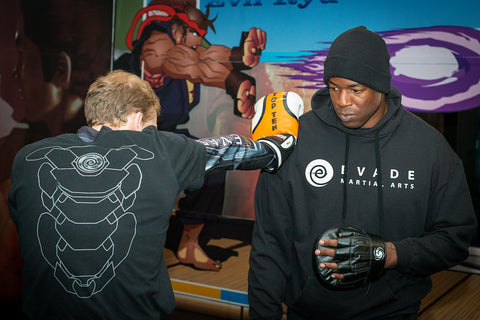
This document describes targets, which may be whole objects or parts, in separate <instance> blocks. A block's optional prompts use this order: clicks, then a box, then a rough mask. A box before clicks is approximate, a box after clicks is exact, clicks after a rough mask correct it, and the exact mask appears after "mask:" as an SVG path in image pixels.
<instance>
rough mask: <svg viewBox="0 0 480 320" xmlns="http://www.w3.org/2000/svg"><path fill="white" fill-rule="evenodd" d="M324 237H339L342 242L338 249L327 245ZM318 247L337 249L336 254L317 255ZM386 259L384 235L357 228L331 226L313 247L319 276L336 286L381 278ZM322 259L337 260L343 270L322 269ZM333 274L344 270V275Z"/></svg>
mask: <svg viewBox="0 0 480 320" xmlns="http://www.w3.org/2000/svg"><path fill="white" fill-rule="evenodd" d="M340 235H341V236H340ZM320 239H336V240H337V241H338V245H337V247H336V248H335V247H323V246H321V245H320V244H319V241H320ZM316 249H334V250H335V256H334V257H330V256H317V255H315V250H316ZM386 258H387V254H386V251H385V242H384V241H383V239H382V238H381V237H379V236H377V235H373V234H370V233H367V232H364V231H362V230H359V229H357V228H353V227H344V228H331V229H328V230H327V231H325V233H323V234H322V235H320V236H319V237H318V238H317V239H316V240H315V243H314V246H313V264H314V266H313V268H314V270H315V273H316V275H317V278H318V279H319V280H320V281H321V282H322V283H323V284H324V285H326V286H327V287H329V288H332V289H351V288H359V287H363V286H365V285H367V284H369V283H371V282H374V281H376V280H378V279H380V278H381V277H382V275H383V274H384V271H385V269H384V266H385V261H386ZM322 262H326V263H329V262H334V263H337V265H338V268H339V269H338V270H335V269H322V268H320V263H322ZM332 273H341V274H343V277H344V278H343V279H333V278H332V277H331V274H332Z"/></svg>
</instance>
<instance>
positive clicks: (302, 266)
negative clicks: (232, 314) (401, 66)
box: [249, 87, 476, 320]
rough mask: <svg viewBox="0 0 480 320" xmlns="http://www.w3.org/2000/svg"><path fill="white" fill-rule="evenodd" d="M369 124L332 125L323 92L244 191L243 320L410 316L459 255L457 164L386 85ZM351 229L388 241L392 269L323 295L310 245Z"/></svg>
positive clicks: (467, 234)
mask: <svg viewBox="0 0 480 320" xmlns="http://www.w3.org/2000/svg"><path fill="white" fill-rule="evenodd" d="M386 101H387V104H388V111H387V113H386V115H385V116H384V117H383V118H382V119H381V120H380V121H379V122H378V123H377V124H376V125H375V126H374V127H373V128H369V129H349V128H346V127H345V126H343V124H342V122H341V121H340V120H339V119H338V118H337V116H336V114H335V112H334V110H333V106H332V104H331V101H330V96H329V93H328V90H327V89H322V90H319V91H318V92H317V93H315V95H314V96H313V97H312V110H311V111H310V112H307V113H305V114H304V115H303V116H302V117H301V118H300V128H299V135H298V144H297V146H296V148H295V150H294V152H293V154H292V155H291V156H290V158H289V159H288V160H287V162H286V163H285V164H284V165H283V167H282V168H281V169H280V170H279V171H278V173H277V174H275V175H269V174H261V176H260V178H259V181H258V184H257V189H256V195H255V212H256V223H255V227H254V234H253V241H252V251H251V256H250V271H249V302H250V317H251V318H252V319H280V318H281V312H282V308H281V302H285V304H286V305H287V306H288V308H289V320H290V319H292V318H293V319H295V317H294V316H298V317H300V318H305V319H309V318H310V319H320V318H322V319H323V318H325V319H329V318H331V319H379V318H384V317H386V316H395V315H400V314H408V313H415V312H417V311H418V308H419V306H420V301H421V299H422V298H423V297H425V296H426V295H427V293H428V292H429V291H430V289H431V280H430V275H431V274H433V273H435V272H437V271H440V270H444V269H447V268H449V267H452V266H454V265H456V264H457V263H459V262H461V261H462V260H464V259H465V258H466V257H467V255H468V246H469V244H470V241H471V237H472V235H473V232H474V229H475V226H476V218H475V214H474V211H473V208H472V201H471V198H470V193H469V190H468V186H467V183H466V179H465V175H464V170H463V166H462V163H461V160H460V159H459V158H458V156H457V155H456V154H455V153H454V152H453V150H452V149H451V148H450V146H449V145H448V143H447V142H446V140H445V139H444V138H443V136H442V135H441V134H440V133H439V132H438V131H437V130H435V129H434V128H432V127H431V126H430V125H428V124H427V123H425V122H424V121H423V120H421V119H420V118H418V117H417V116H415V115H413V114H411V113H410V112H408V111H406V110H404V109H403V108H402V106H401V95H400V93H399V91H398V90H397V89H396V88H393V87H392V89H391V91H390V93H389V94H387V95H386ZM339 226H352V227H357V228H360V229H363V230H365V231H367V232H370V233H374V234H378V235H381V236H382V237H383V239H384V240H385V241H389V242H393V244H394V245H395V247H396V249H397V255H398V264H397V266H396V268H394V269H388V271H387V272H386V274H385V275H384V276H383V277H382V278H381V279H380V280H378V281H376V282H374V283H372V284H370V285H369V286H368V287H362V288H358V289H352V290H343V291H334V290H330V289H327V288H325V287H324V286H322V284H321V283H320V282H319V281H318V280H317V279H316V277H315V274H314V270H313V267H312V265H313V264H312V257H313V243H314V240H315V238H316V237H317V236H318V235H320V234H322V233H323V232H324V231H325V230H326V229H328V228H331V227H339Z"/></svg>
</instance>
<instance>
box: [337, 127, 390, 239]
mask: <svg viewBox="0 0 480 320" xmlns="http://www.w3.org/2000/svg"><path fill="white" fill-rule="evenodd" d="M379 131H380V130H378V131H377V132H376V133H375V162H376V167H377V194H378V199H377V201H378V224H379V234H380V235H383V230H384V210H383V186H382V182H383V178H382V161H381V157H380V137H379ZM349 153H350V136H349V135H348V134H345V156H344V158H345V165H344V173H343V177H344V181H343V204H342V206H343V207H342V225H345V221H346V217H347V185H348V182H347V179H348V156H349Z"/></svg>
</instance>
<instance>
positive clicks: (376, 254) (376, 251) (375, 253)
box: [373, 247, 385, 261]
mask: <svg viewBox="0 0 480 320" xmlns="http://www.w3.org/2000/svg"><path fill="white" fill-rule="evenodd" d="M373 256H374V258H375V260H377V261H378V260H382V259H383V258H384V256H385V251H383V248H382V247H377V248H375V249H374V250H373Z"/></svg>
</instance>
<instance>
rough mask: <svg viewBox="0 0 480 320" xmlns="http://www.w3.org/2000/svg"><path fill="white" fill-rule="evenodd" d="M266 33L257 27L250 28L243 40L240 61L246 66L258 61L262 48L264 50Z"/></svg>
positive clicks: (251, 65) (253, 64)
mask: <svg viewBox="0 0 480 320" xmlns="http://www.w3.org/2000/svg"><path fill="white" fill-rule="evenodd" d="M266 42H267V34H266V33H265V31H263V30H262V29H259V28H251V29H250V31H249V32H248V35H247V37H246V39H245V41H244V42H243V48H242V52H243V58H242V61H243V63H244V64H245V66H247V67H250V68H252V67H255V66H256V65H257V64H258V63H259V62H260V55H261V54H262V50H265V44H266Z"/></svg>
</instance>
